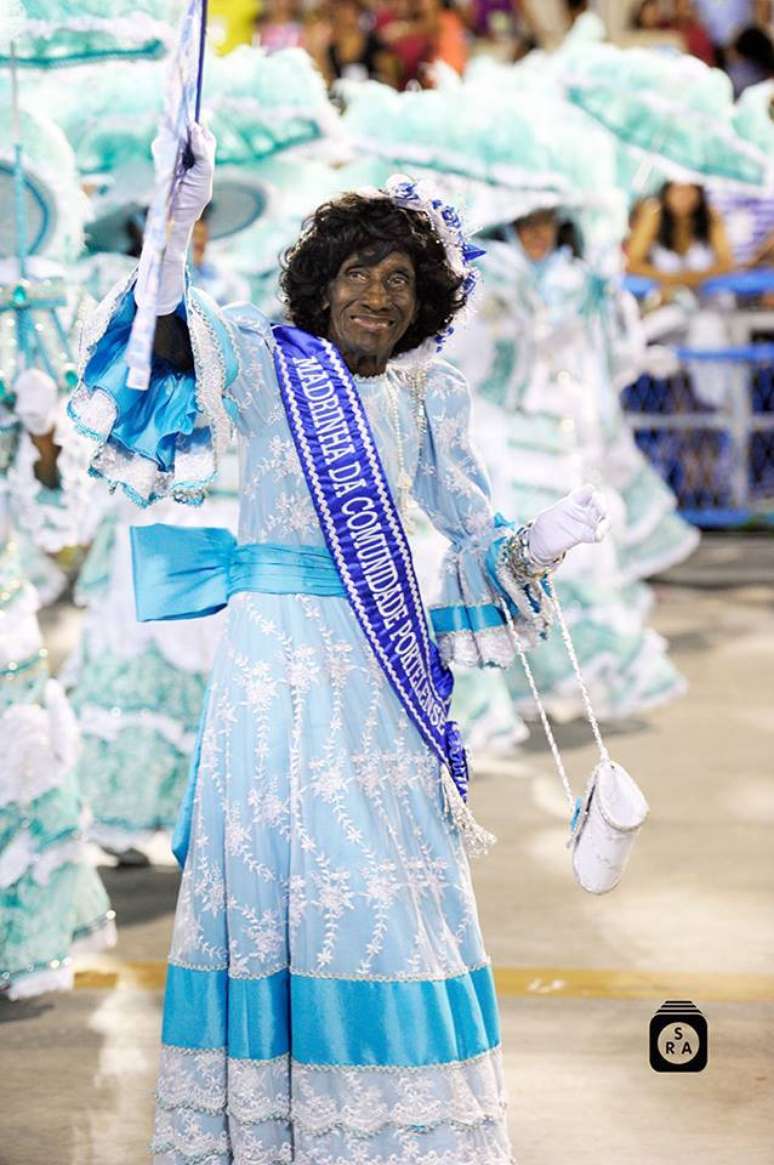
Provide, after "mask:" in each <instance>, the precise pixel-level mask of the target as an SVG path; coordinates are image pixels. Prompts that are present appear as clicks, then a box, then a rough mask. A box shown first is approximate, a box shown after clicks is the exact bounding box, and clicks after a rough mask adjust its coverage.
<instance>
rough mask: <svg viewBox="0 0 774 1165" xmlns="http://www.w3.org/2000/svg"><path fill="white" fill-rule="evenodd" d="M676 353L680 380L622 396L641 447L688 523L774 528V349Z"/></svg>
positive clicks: (652, 381)
mask: <svg viewBox="0 0 774 1165" xmlns="http://www.w3.org/2000/svg"><path fill="white" fill-rule="evenodd" d="M675 354H676V355H677V357H678V359H679V361H680V370H679V372H677V373H676V374H675V375H674V376H670V377H668V378H656V377H652V376H641V377H639V379H638V380H637V381H635V382H634V383H633V384H631V385H629V386H628V387H627V388H626V389H625V390H624V392H623V394H622V401H623V405H624V409H625V410H626V414H627V420H628V422H629V425H630V427H631V429H632V431H633V434H634V438H635V440H636V442H637V445H638V446H639V448H640V449H641V450H642V451H643V453H644V454H645V455H646V456H647V457H648V459H649V460H650V462H651V463H652V464H653V466H654V468H656V469H657V470H658V472H659V473H660V475H661V476H662V478H663V479H664V481H665V482H667V484H668V485H669V486H670V488H671V489H672V490H673V491H674V493H675V495H676V497H677V500H678V506H679V508H680V511H681V512H682V513H683V515H684V516H685V517H686V518H687V519H688V520H689V521H691V522H693V523H695V524H696V525H698V526H704V527H707V528H713V527H715V528H716V527H721V526H737V525H740V524H744V523H746V522H750V521H763V522H766V523H767V524H774V344H755V345H744V346H737V347H733V348H731V347H729V348H721V349H712V350H709V349H694V348H679V349H675Z"/></svg>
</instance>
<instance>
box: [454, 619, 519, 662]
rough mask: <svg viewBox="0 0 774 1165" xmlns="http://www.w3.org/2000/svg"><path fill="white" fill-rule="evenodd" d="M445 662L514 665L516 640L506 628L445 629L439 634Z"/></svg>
mask: <svg viewBox="0 0 774 1165" xmlns="http://www.w3.org/2000/svg"><path fill="white" fill-rule="evenodd" d="M437 642H438V649H439V651H440V653H441V659H442V660H443V661H444V663H456V664H458V665H459V666H460V667H471V668H473V667H501V668H506V667H510V666H511V664H512V663H513V659H514V648H513V641H512V639H511V636H510V633H509V631H508V630H507V628H505V627H488V628H487V629H486V630H485V631H468V630H465V631H462V630H461V631H444V632H442V633H441V634H439V635H438V636H437Z"/></svg>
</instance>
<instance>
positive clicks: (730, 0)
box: [695, 0, 772, 65]
mask: <svg viewBox="0 0 774 1165" xmlns="http://www.w3.org/2000/svg"><path fill="white" fill-rule="evenodd" d="M695 4H696V10H697V13H698V17H699V20H700V21H701V22H702V24H703V25H704V27H705V29H706V30H707V33H708V34H709V37H710V40H711V41H712V43H713V45H714V47H715V53H716V60H717V63H718V64H720V65H725V54H726V50H727V49H728V47H729V46H730V45H731V44H733V42H734V40H735V39H736V37H737V36H738V35H739V33H740V32H741V31H742V29H745V28H750V27H751V26H753V25H757V26H758V27H759V28H763V29H765V28H766V26H767V25H768V24H769V23H770V21H771V19H772V0H695Z"/></svg>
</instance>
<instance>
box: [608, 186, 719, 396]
mask: <svg viewBox="0 0 774 1165" xmlns="http://www.w3.org/2000/svg"><path fill="white" fill-rule="evenodd" d="M626 256H627V267H628V270H629V271H630V273H631V274H632V275H644V276H646V277H648V278H650V279H653V280H655V281H656V282H657V283H658V284H659V286H660V288H661V291H662V300H663V306H660V307H658V308H656V310H654V311H652V312H651V313H650V314H649V316H648V318H647V320H646V321H645V332H646V335H647V337H648V340H649V342H653V341H658V342H659V343H667V344H669V345H672V344H675V343H678V344H684V345H687V346H688V347H690V348H701V349H707V348H722V347H724V346H725V345H727V344H728V343H729V336H730V332H729V328H728V309H729V308H732V307H733V298H732V297H730V296H728V295H727V293H724V295H721V296H717V295H715V296H709V295H706V294H702V292H701V286H702V284H703V283H704V282H705V281H706V280H707V279H709V278H711V277H712V276H717V275H724V274H727V273H728V272H729V271H731V270H732V268H733V256H732V253H731V246H730V243H729V241H728V236H727V234H726V228H725V224H724V222H723V219H722V217H721V215H720V214H719V213H718V212H717V211H715V210H712V209H711V208H710V206H709V203H708V202H707V196H706V194H705V192H704V188H703V187H701V186H694V185H689V184H688V183H684V182H666V183H664V186H663V187H662V189H661V192H660V194H659V196H658V198H648V199H646V200H645V201H644V202H643V203H642V205H641V207H640V209H639V212H638V213H637V215H636V217H635V220H634V225H633V228H632V232H631V234H630V236H629V241H628V245H627V248H626ZM688 371H689V373H690V377H691V384H692V389H693V392H694V393H695V394H696V397H697V398H698V399H699V400H700V401H701V402H702V403H703V404H704V405H707V406H709V407H710V408H718V407H719V406H720V405H721V404H722V403H723V401H724V400H725V399H726V397H727V394H728V393H729V392H730V391H736V389H737V388H738V383H737V381H738V377H737V378H736V379H735V375H734V373H733V371H729V370H726V369H724V368H723V367H722V366H720V365H717V364H706V363H703V364H699V365H698V366H696V367H694V366H693V365H692V363H690V362H689V364H688Z"/></svg>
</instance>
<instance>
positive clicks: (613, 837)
mask: <svg viewBox="0 0 774 1165" xmlns="http://www.w3.org/2000/svg"><path fill="white" fill-rule="evenodd" d="M552 600H553V605H554V609H555V610H556V616H557V620H558V623H559V628H560V631H561V634H562V639H563V640H564V643H565V646H566V648H567V652H568V654H569V656H570V660H571V662H572V665H573V668H574V670H575V674H576V676H577V678H578V684H579V687H580V691H581V696H582V697H583V704H584V707H585V709H586V715H587V717H588V720H589V724H590V725H591V730H592V732H593V733H594V739H595V740H596V742H597V748H598V749H599V762H598V764H597V765H596V766H595V768H594V771H593V772H592V774H591V776H590V777H589V780H588V783H587V785H586V791H585V793H584V795H583V797H577V798H575V797H573V793H572V789H571V788H570V783H569V781H568V779H567V773H566V771H565V767H564V762H563V760H562V756H561V753H560V752H559V747H558V745H557V743H556V740H555V739H554V734H553V732H552V731H551V725H550V723H549V720H548V716H547V715H546V711H545V708H544V707H543V703H542V700H541V699H540V693H539V692H538V690H537V685H536V684H535V679H534V676H533V675H532V670H531V668H530V666H529V661H528V660H527V657H526V655H525V653H524V650H523V648H522V647H521V645H520V644H518V642H517V649H518V652H519V657H520V658H521V662H522V664H523V666H524V670H525V672H526V675H527V680H528V682H529V685H530V688H531V689H532V695H533V698H534V700H535V703H536V704H537V708H538V711H539V713H540V719H541V720H542V722H543V728H544V730H545V734H546V738H547V740H548V743H549V746H550V748H551V752H552V753H553V757H554V762H555V764H556V769H557V772H558V773H559V778H560V780H561V782H562V785H563V787H564V791H565V794H566V796H567V798H568V801H569V803H570V805H571V806H572V807H573V813H572V818H571V821H570V838H569V840H568V842H567V848H568V849H571V850H572V869H573V873H574V874H575V879H576V881H577V883H578V885H579V886H582V887H583V889H584V890H588V891H589V893H590V894H606V893H607V892H608V891H609V890H612V889H614V887H615V886H617V885H618V883H619V882H620V880H621V876H622V874H623V872H624V869H625V867H626V863H627V861H628V860H629V855H630V854H631V851H632V847H633V846H634V839H635V838H636V836H637V834H638V832H639V830H640V828H641V826H642V824H643V822H644V821H645V818H646V817H647V815H648V803H647V801H646V800H645V797H644V796H643V794H642V791H641V789H640V788H639V786H638V785H637V783H636V781H635V780H634V779H633V778H632V777H631V776H630V775H629V774H628V773H627V771H626V769H625V768H623V766H622V765H619V764H616V762H615V761H613V760H611V759H610V755H609V753H608V751H607V748H606V747H605V742H604V741H603V739H602V734H601V732H600V730H599V724H598V723H597V719H596V716H595V715H594V709H593V708H592V706H591V699H590V697H589V693H588V689H587V688H586V685H585V683H584V680H583V676H582V674H581V670H580V665H579V663H578V657H577V655H576V654H575V647H574V645H573V642H572V638H571V637H570V632H569V629H568V627H567V624H566V622H565V619H564V613H563V611H562V609H561V607H560V605H559V600H558V599H557V597H556V594H555V593H553V594H552Z"/></svg>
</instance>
